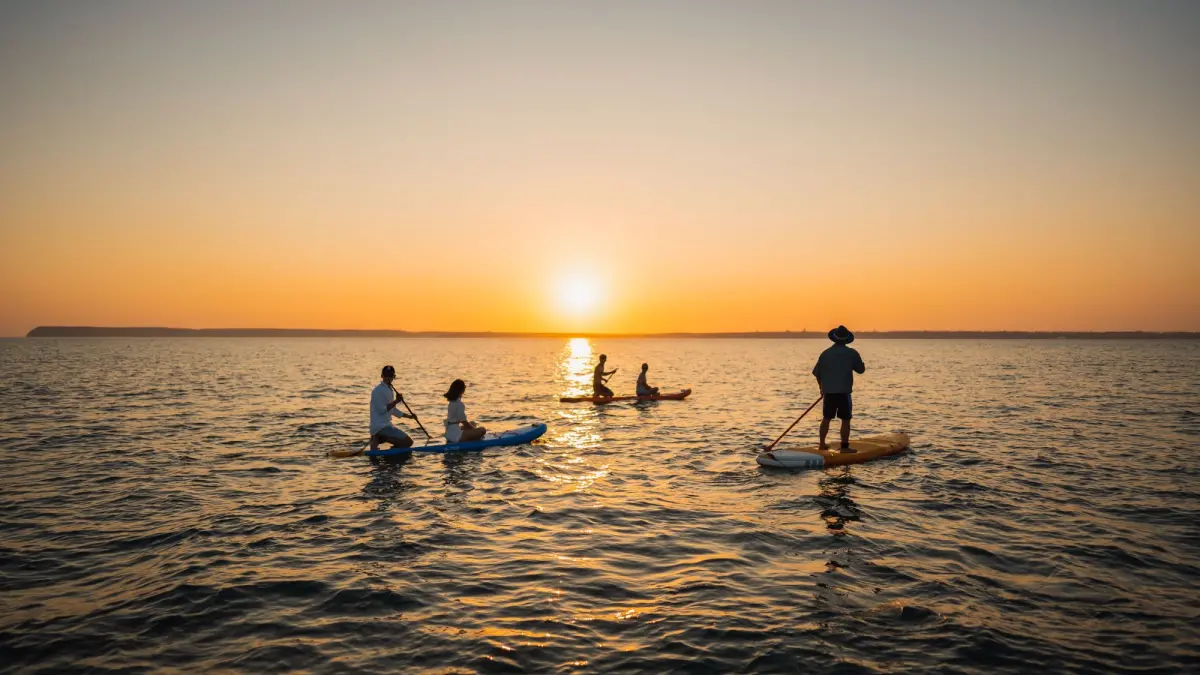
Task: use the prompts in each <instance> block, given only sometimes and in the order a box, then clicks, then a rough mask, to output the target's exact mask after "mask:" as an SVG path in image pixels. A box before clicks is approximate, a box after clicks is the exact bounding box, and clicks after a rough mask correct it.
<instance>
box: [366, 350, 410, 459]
mask: <svg viewBox="0 0 1200 675" xmlns="http://www.w3.org/2000/svg"><path fill="white" fill-rule="evenodd" d="M381 377H382V381H381V382H380V383H379V384H377V385H375V389H373V390H372V391H371V449H372V450H378V449H379V444H380V443H381V442H384V443H391V444H392V447H393V448H409V447H412V444H413V440H412V439H411V438H409V436H408V434H406V433H404V432H403V431H400V430H399V429H397V428H396V427H394V426H392V416H395V417H407V418H408V419H410V420H415V419H417V416H416V415H411V414H408V413H404V412H400V409H399V408H397V407H396V406H398V405H400V403H401V402H403V401H404V397H403V396H401V395H400V392H398V391H396V388H395V387H393V386H392V380H394V379H396V369H395V368H393V367H391V366H384V367H383V372H382V373H381ZM392 394H395V395H396V397H395V398H392Z"/></svg>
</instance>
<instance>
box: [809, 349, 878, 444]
mask: <svg viewBox="0 0 1200 675" xmlns="http://www.w3.org/2000/svg"><path fill="white" fill-rule="evenodd" d="M829 339H830V340H833V346H832V347H830V348H829V349H826V350H825V351H823V352H821V356H820V358H818V359H817V365H816V366H813V371H812V373H813V377H815V378H817V386H818V387H819V388H820V389H821V396H823V397H824V398H825V405H824V407H823V409H822V412H823V414H822V416H821V417H822V419H821V445H820V446H819V447H820V449H821V450H828V449H829V446H828V445H826V444H825V437H826V436H827V435H829V422H830V421H832V420H833V418H834V416H835V415H836V416H837V418H838V419H840V420H842V447H841V451H842V452H855V450H853V449H851V448H850V417H851V415H852V414H853V405H852V402H851V400H850V392H851V391H853V390H854V373H858V374H860V375H861V374H863V373H864V372H866V370H867V366H866V365H865V364H864V363H863V360H862V357H861V356H859V354H858V352H857V351H856V350H854V349H851V348H850V347H848V346H847V345H849V344H850V343H851V342H854V333H851V332H850V331H849V330H847V329H846V327H845V326H838V327H837V328H834V329H833V330H831V331H829Z"/></svg>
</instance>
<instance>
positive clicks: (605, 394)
mask: <svg viewBox="0 0 1200 675" xmlns="http://www.w3.org/2000/svg"><path fill="white" fill-rule="evenodd" d="M607 360H608V356H607V355H605V354H601V355H600V363H598V364H596V370H595V371H594V372H593V373H592V395H593V396H597V397H600V398H612V396H613V391H612V389H609V388H608V387H606V386H604V385H606V384H608V378H610V377H612V374H613V373H615V372H617V369H616V368H613V369H612V370H605V369H604V362H605V361H607Z"/></svg>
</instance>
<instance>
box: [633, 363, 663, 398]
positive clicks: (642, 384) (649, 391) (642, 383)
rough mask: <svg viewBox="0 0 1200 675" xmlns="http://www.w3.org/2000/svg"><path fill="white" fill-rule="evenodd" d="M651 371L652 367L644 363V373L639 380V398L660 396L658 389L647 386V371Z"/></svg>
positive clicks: (639, 376)
mask: <svg viewBox="0 0 1200 675" xmlns="http://www.w3.org/2000/svg"><path fill="white" fill-rule="evenodd" d="M647 370H650V366H649V365H647V364H645V363H643V364H642V372H641V374H640V375H638V379H637V395H638V396H658V387H651V386H650V385H648V384H646V371H647Z"/></svg>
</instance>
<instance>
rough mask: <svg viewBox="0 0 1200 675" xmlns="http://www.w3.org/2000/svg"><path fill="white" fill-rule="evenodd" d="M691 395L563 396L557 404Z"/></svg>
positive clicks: (678, 398)
mask: <svg viewBox="0 0 1200 675" xmlns="http://www.w3.org/2000/svg"><path fill="white" fill-rule="evenodd" d="M691 394H692V390H691V389H684V390H683V391H677V392H675V393H674V394H655V395H654V396H564V397H562V398H560V399H558V401H559V403H612V402H613V401H682V400H683V399H685V398H687V397H688V396H690V395H691Z"/></svg>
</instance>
